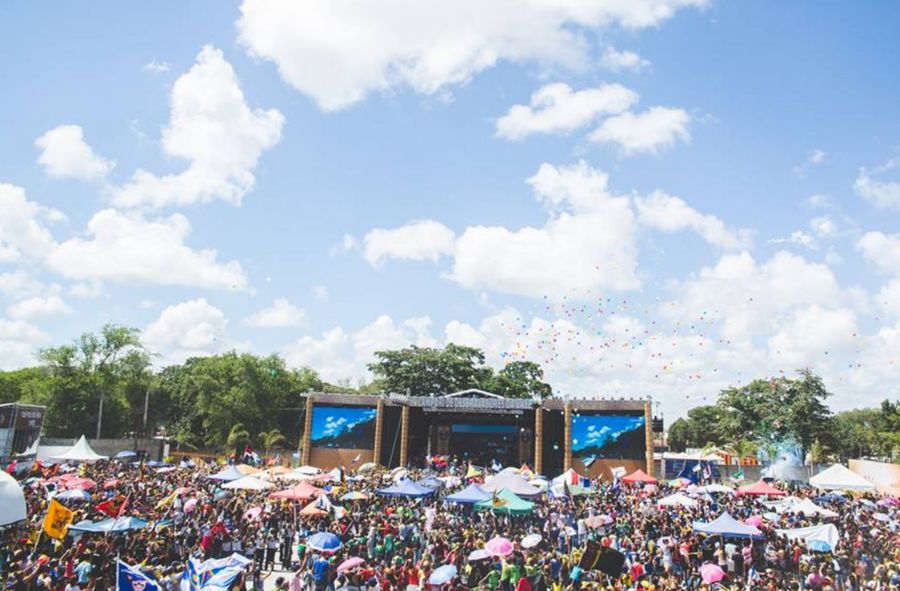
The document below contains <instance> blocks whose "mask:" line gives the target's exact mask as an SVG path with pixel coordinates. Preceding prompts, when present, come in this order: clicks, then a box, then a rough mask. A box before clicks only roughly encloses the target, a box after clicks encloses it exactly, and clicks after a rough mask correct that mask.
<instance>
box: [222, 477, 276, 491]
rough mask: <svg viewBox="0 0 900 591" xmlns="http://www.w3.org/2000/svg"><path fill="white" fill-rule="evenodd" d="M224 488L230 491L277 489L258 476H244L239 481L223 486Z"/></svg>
mask: <svg viewBox="0 0 900 591" xmlns="http://www.w3.org/2000/svg"><path fill="white" fill-rule="evenodd" d="M222 488H227V489H230V490H268V489H270V488H275V485H274V484H272V483H271V482H266V481H265V480H260V479H259V478H257V477H256V476H244V477H243V478H239V479H237V480H232V481H231V482H227V483H225V484H223V485H222Z"/></svg>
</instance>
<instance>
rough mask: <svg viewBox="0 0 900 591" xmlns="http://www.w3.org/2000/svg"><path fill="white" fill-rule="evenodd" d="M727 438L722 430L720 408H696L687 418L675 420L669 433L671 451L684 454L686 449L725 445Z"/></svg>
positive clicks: (691, 410)
mask: <svg viewBox="0 0 900 591" xmlns="http://www.w3.org/2000/svg"><path fill="white" fill-rule="evenodd" d="M725 441H726V437H725V436H724V435H723V429H722V409H721V408H720V407H718V406H713V405H706V406H696V407H694V408H692V409H690V410H689V411H688V413H687V417H685V418H680V419H677V420H675V421H674V422H673V423H672V424H671V425H670V426H669V431H668V444H669V449H671V450H672V451H678V452H683V451H684V450H685V449H687V448H689V447H691V448H701V447H704V446H706V445H707V444H712V445H714V446H720V445H723V444H724V443H725Z"/></svg>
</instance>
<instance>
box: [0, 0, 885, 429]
mask: <svg viewBox="0 0 900 591" xmlns="http://www.w3.org/2000/svg"><path fill="white" fill-rule="evenodd" d="M373 6H374V7H376V9H372V7H373ZM578 6H580V5H578V4H577V3H576V4H573V5H570V3H569V2H566V1H565V0H560V1H559V2H553V3H547V4H541V3H528V4H519V3H517V2H512V1H510V2H498V3H492V4H490V5H488V6H484V3H479V2H474V1H473V2H468V1H464V2H460V3H454V4H453V5H452V6H450V5H444V4H443V3H430V2H419V3H414V4H412V5H407V3H404V2H400V1H399V0H390V1H388V0H385V1H383V2H378V3H375V4H372V3H369V2H359V1H353V0H345V1H341V2H330V3H328V4H327V5H322V4H321V3H313V2H286V1H285V2H262V1H261V0H244V1H242V2H210V1H207V2H190V3H171V2H159V3H148V4H146V5H140V6H137V5H123V4H121V3H116V2H95V3H91V4H90V6H89V7H86V6H85V5H76V4H67V5H64V6H57V5H54V6H52V7H51V6H50V5H41V4H34V3H15V4H5V5H4V6H3V7H2V8H0V32H2V36H0V44H2V45H3V47H2V51H0V71H2V72H3V75H4V76H3V78H4V80H5V81H6V84H4V92H3V93H2V94H0V129H2V131H3V133H2V134H0V202H2V203H3V205H4V207H2V208H0V209H2V213H0V299H2V302H0V306H2V307H0V310H2V311H3V314H2V316H0V366H2V367H3V368H14V367H21V366H24V365H28V364H30V363H33V362H34V357H33V354H34V351H35V350H36V349H37V348H39V347H41V346H47V345H52V344H59V343H63V342H66V341H68V340H70V339H72V338H73V337H75V336H76V335H78V334H80V333H81V332H83V331H87V330H95V329H96V328H98V327H99V326H100V325H101V324H102V323H104V322H118V323H123V324H127V325H131V326H136V327H139V328H141V329H142V330H143V331H144V336H145V340H146V341H147V343H148V345H149V346H150V347H152V348H153V349H154V350H155V351H157V352H158V353H159V354H160V357H159V363H161V364H162V363H167V362H177V361H180V360H183V359H185V358H186V357H188V356H191V355H198V354H200V355H202V354H210V353H216V352H221V351H225V350H230V349H238V350H249V351H253V352H257V353H269V352H279V353H281V354H283V355H284V356H285V358H286V359H287V360H288V362H289V363H290V364H292V365H295V366H300V365H309V366H312V367H314V368H316V369H318V370H319V371H320V372H321V373H322V374H323V375H324V376H325V377H326V378H327V379H329V380H335V381H338V380H349V381H350V382H352V383H355V382H357V381H358V380H364V379H367V378H368V375H367V373H366V370H365V365H366V363H368V362H369V361H370V360H371V356H372V353H373V352H374V351H376V350H379V349H382V348H392V347H400V346H405V345H407V344H410V343H416V344H420V345H434V346H439V345H442V344H444V343H446V342H448V341H455V342H460V343H465V344H473V345H476V346H480V347H482V348H483V349H484V350H485V351H486V352H487V354H488V359H489V361H490V362H491V363H492V364H494V365H496V366H498V367H499V366H501V365H502V364H503V363H505V362H506V361H508V360H510V359H531V360H534V361H538V362H540V363H542V364H544V365H545V366H546V369H547V371H548V377H549V379H550V381H551V383H552V384H553V385H554V387H555V388H556V390H557V391H558V392H559V393H560V394H562V395H564V396H587V397H596V396H615V397H619V396H628V397H631V396H634V397H644V396H653V397H654V399H655V400H656V401H658V402H659V403H660V404H661V407H662V409H663V410H664V411H665V412H666V413H667V415H669V416H674V414H680V413H682V412H684V410H685V409H686V408H688V407H689V406H691V405H694V404H698V403H701V402H708V401H710V400H712V398H713V397H714V395H715V393H716V392H717V391H718V390H719V389H720V388H722V387H724V386H727V385H729V384H734V383H740V382H742V381H745V380H747V379H750V378H753V377H759V376H778V375H781V372H785V374H790V373H791V372H792V371H793V370H794V369H796V368H798V367H811V368H812V369H814V370H815V371H817V372H819V373H821V374H822V375H823V376H825V378H826V380H827V383H828V385H829V386H830V387H831V389H832V390H833V391H834V393H835V397H834V398H833V399H832V405H833V406H834V407H835V408H847V407H852V406H859V405H862V404H873V403H875V402H877V401H878V400H880V399H881V398H883V397H885V396H894V397H896V396H897V395H898V392H897V386H896V384H897V383H898V379H897V378H898V377H900V375H898V373H900V369H898V367H900V359H895V358H897V357H900V354H898V353H897V351H900V234H898V229H900V223H898V217H900V153H898V146H900V118H898V116H897V101H896V97H897V96H898V90H900V80H898V78H897V77H896V76H893V75H892V73H894V72H896V71H898V67H900V63H898V62H900V47H898V45H900V41H898V40H897V37H896V35H895V34H894V32H895V31H896V29H897V26H898V24H900V6H897V5H895V4H893V3H886V2H881V3H868V4H862V5H860V4H848V3H839V2H796V3H789V4H785V3H783V2H765V1H761V2H754V3H741V2H727V1H720V0H647V1H646V2H635V3H627V4H620V3H608V2H602V1H598V2H597V3H595V4H593V5H591V6H587V7H583V6H582V7H581V8H578Z"/></svg>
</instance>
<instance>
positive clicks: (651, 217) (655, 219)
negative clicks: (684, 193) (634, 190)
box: [635, 191, 751, 250]
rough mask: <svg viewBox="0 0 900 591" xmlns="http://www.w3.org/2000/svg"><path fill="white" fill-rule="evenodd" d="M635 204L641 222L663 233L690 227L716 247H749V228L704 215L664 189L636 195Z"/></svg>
mask: <svg viewBox="0 0 900 591" xmlns="http://www.w3.org/2000/svg"><path fill="white" fill-rule="evenodd" d="M635 206H636V208H637V214H638V221H639V222H640V223H641V224H643V225H645V226H648V227H650V228H654V229H656V230H660V231H663V232H678V231H681V230H685V229H691V230H693V231H694V232H696V233H697V234H699V235H700V236H701V237H702V238H703V239H704V240H706V241H707V242H709V243H710V244H712V245H713V246H718V247H719V248H724V249H729V250H730V249H739V248H747V247H749V246H750V243H751V233H750V231H749V230H732V229H730V228H728V227H727V226H725V223H724V222H722V220H720V219H719V218H717V217H716V216H713V215H704V214H702V213H700V212H699V211H697V210H696V209H694V208H692V207H691V206H689V205H688V204H687V203H685V202H684V200H683V199H680V198H678V197H673V196H671V195H668V194H666V193H664V192H662V191H653V192H652V193H650V195H648V196H647V197H637V198H635Z"/></svg>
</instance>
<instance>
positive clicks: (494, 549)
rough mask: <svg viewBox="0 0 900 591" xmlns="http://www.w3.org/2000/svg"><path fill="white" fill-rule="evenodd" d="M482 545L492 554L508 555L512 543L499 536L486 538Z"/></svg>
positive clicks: (511, 551)
mask: <svg viewBox="0 0 900 591" xmlns="http://www.w3.org/2000/svg"><path fill="white" fill-rule="evenodd" d="M484 547H485V549H486V550H487V551H488V552H490V553H491V554H493V555H494V556H509V555H510V554H512V553H513V543H512V542H510V541H509V540H507V539H506V538H501V537H500V536H497V537H496V538H492V539H490V540H488V543H487V544H485V545H484Z"/></svg>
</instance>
